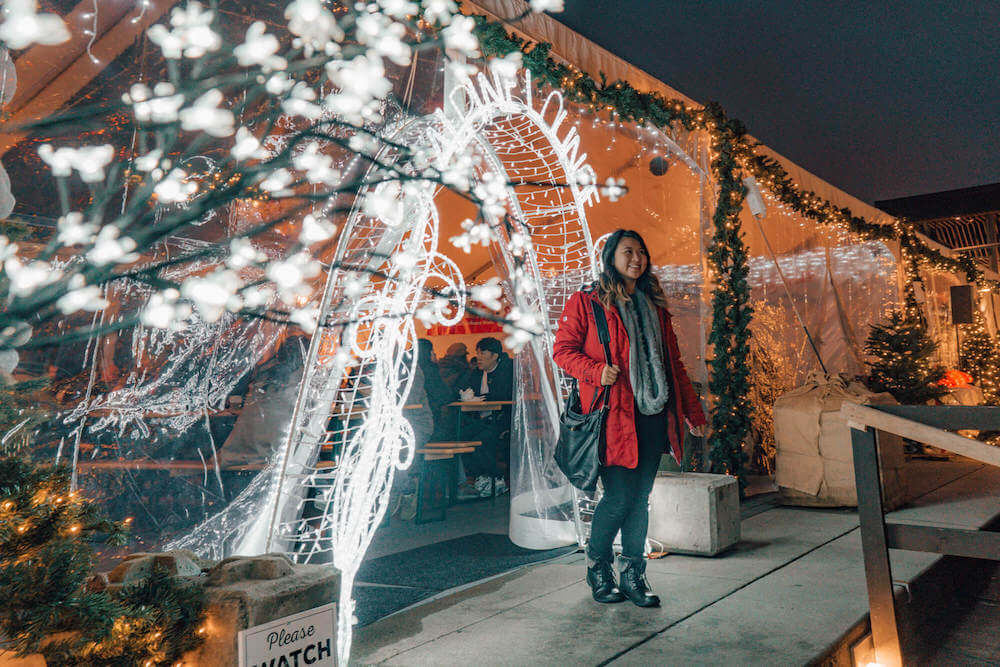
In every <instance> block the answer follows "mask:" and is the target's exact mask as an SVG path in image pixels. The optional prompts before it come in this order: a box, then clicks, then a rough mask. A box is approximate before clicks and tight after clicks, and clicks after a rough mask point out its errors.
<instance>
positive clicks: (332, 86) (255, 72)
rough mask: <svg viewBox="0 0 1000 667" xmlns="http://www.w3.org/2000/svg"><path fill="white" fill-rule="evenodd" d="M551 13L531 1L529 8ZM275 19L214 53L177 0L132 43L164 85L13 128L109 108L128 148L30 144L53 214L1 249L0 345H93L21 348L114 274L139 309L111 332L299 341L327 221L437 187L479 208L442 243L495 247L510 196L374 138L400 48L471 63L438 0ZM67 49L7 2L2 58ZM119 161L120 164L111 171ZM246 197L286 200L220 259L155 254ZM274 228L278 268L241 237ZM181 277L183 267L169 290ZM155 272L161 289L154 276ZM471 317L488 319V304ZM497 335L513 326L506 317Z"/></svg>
mask: <svg viewBox="0 0 1000 667" xmlns="http://www.w3.org/2000/svg"><path fill="white" fill-rule="evenodd" d="M560 4H561V3H559V2H538V1H534V0H533V2H532V3H531V10H533V11H544V10H553V9H557V8H558V5H560ZM284 15H285V18H286V20H287V26H286V27H287V33H280V34H272V33H269V32H268V31H267V28H266V26H265V24H264V23H262V22H259V21H258V22H255V23H253V24H252V25H250V26H249V28H248V29H247V31H246V33H245V38H244V41H243V42H242V43H240V44H233V45H227V44H224V40H223V38H222V36H221V34H220V32H219V31H218V30H217V27H218V26H217V21H218V17H217V16H216V13H215V12H214V11H212V10H211V9H207V8H205V7H204V6H202V5H201V4H199V3H198V2H195V1H192V2H188V3H187V4H186V5H184V6H180V7H177V8H175V9H174V10H173V11H172V13H171V15H170V18H169V21H168V22H167V23H165V24H161V25H155V26H153V27H152V28H150V29H149V30H148V32H147V34H148V37H149V39H150V40H151V41H152V42H153V43H154V44H156V45H157V46H158V47H159V48H160V50H161V52H162V55H163V57H164V58H165V60H166V68H167V80H164V81H158V82H150V83H137V84H135V85H133V86H132V87H131V89H130V90H129V91H128V92H127V93H126V94H125V95H124V96H123V97H122V99H121V101H114V102H111V103H107V104H102V105H99V106H93V107H86V108H77V109H74V110H73V111H72V112H71V113H67V114H64V115H59V116H53V117H50V118H45V119H42V120H40V121H38V122H36V123H33V124H32V125H30V126H28V127H26V128H19V129H21V130H22V131H24V130H31V131H33V132H35V133H36V134H37V133H45V134H47V135H60V136H65V135H66V134H67V132H69V131H73V130H86V129H91V128H95V127H98V126H99V125H100V124H101V122H102V121H103V119H104V118H106V117H107V115H108V114H109V113H111V112H115V111H119V110H122V109H127V110H128V111H129V112H130V114H131V117H132V123H133V127H134V129H135V142H134V145H135V146H136V147H137V148H136V150H135V151H134V153H133V154H132V155H131V156H129V155H127V154H126V152H125V151H124V150H119V149H117V148H115V147H113V146H111V145H85V146H79V145H68V144H66V143H64V142H62V141H58V142H57V141H53V142H51V143H43V144H42V145H41V146H40V148H39V151H38V152H39V156H40V157H41V158H42V160H43V161H44V162H45V164H46V165H47V166H48V167H49V169H50V170H51V172H52V175H53V177H54V188H53V189H54V190H55V192H56V194H57V196H58V200H59V202H60V205H61V216H60V218H59V220H58V227H57V231H56V234H55V235H54V236H53V237H52V239H51V240H50V241H49V243H48V244H47V245H46V247H45V248H44V249H43V250H41V251H40V252H38V253H35V254H34V256H30V257H29V256H27V255H28V253H26V252H22V251H20V250H19V249H18V248H17V246H16V244H14V243H12V242H11V241H10V240H9V239H7V238H6V237H0V249H2V252H0V261H2V262H3V271H2V272H0V298H3V300H4V303H5V309H4V311H3V313H0V349H3V348H10V347H18V346H22V347H30V346H40V345H45V344H51V343H55V342H65V341H66V340H67V336H69V337H76V338H79V337H85V336H89V335H95V334H100V333H102V332H105V331H106V330H107V327H95V328H93V329H79V330H75V331H73V330H71V331H69V332H66V330H65V329H63V331H62V333H60V335H59V336H58V337H52V338H42V337H35V338H33V339H28V341H27V342H24V341H25V337H26V336H25V333H26V332H28V331H30V330H31V329H32V327H37V326H38V325H39V324H44V323H46V322H50V321H58V320H60V319H62V318H65V317H66V316H67V315H71V314H73V313H76V312H80V311H97V310H100V309H102V308H103V307H105V305H106V303H107V301H106V294H105V293H106V291H107V288H108V286H109V285H110V284H113V283H114V282H115V281H120V280H123V279H129V280H132V281H138V282H140V283H145V284H146V285H148V286H149V287H150V288H152V290H153V291H152V293H151V296H150V297H149V300H148V302H147V303H146V305H145V306H144V307H143V308H142V309H141V310H139V311H136V312H132V313H125V314H123V315H122V316H121V317H120V318H119V319H118V320H117V321H116V322H115V324H114V328H117V329H121V328H126V327H128V326H131V325H134V324H138V323H141V324H143V325H145V326H148V327H157V328H167V329H181V328H183V327H184V324H185V322H187V321H189V320H190V318H191V317H192V316H193V315H194V314H196V315H197V316H198V318H199V319H200V320H201V321H204V322H208V323H212V322H216V321H218V320H219V318H220V317H222V316H223V314H225V313H234V314H238V315H241V316H253V317H262V318H266V319H272V320H275V321H278V322H285V323H294V324H296V325H298V326H300V327H301V328H303V329H305V330H306V331H312V330H313V329H314V328H315V326H316V318H317V316H318V311H317V308H316V306H315V304H314V303H312V301H313V295H314V292H315V290H316V288H317V285H318V284H319V281H320V274H321V273H323V272H324V271H329V270H332V269H333V268H335V267H333V266H329V265H325V264H323V263H322V261H321V260H322V258H323V256H324V252H326V251H328V250H329V246H330V243H331V242H332V240H333V239H334V238H335V236H336V234H337V231H338V230H337V227H336V225H335V223H334V222H333V220H334V219H335V218H336V217H337V216H338V215H341V214H346V213H348V212H349V211H350V210H352V209H353V207H354V206H356V205H360V206H361V207H363V209H364V210H365V211H366V212H367V213H369V214H371V215H379V216H392V215H393V214H394V209H399V208H401V207H402V206H403V204H402V201H403V200H405V198H406V196H407V195H406V189H405V188H406V184H407V183H417V184H422V185H424V186H426V185H428V184H437V185H442V186H445V187H448V188H450V189H452V190H453V191H455V192H458V193H459V194H460V195H461V196H463V197H465V198H466V199H468V200H469V201H471V202H473V203H475V204H477V205H478V206H479V207H481V210H484V211H485V217H484V213H481V214H480V216H479V218H478V222H476V223H475V224H474V225H473V227H471V228H470V229H469V230H467V231H466V234H467V235H469V234H471V236H469V238H464V237H459V238H457V239H456V240H455V241H456V243H458V244H459V245H465V246H467V245H468V243H469V242H472V241H475V242H485V241H487V240H488V239H490V238H492V239H494V240H495V239H496V238H497V237H496V235H495V234H494V235H492V236H487V235H485V232H484V228H483V224H484V223H483V221H484V220H485V219H486V218H487V217H489V216H490V215H497V214H500V213H502V208H503V201H504V194H505V193H504V189H505V188H506V187H507V186H508V185H510V184H508V183H505V182H503V181H502V180H500V179H497V180H496V181H495V182H492V181H491V182H485V183H480V184H478V185H477V186H476V187H472V185H471V183H473V182H474V179H473V178H472V174H473V172H474V170H475V169H476V166H477V165H476V164H475V163H474V162H472V161H471V160H468V159H466V157H465V156H457V157H455V158H453V159H451V160H450V162H448V163H447V164H442V163H440V161H439V160H437V159H436V157H435V156H434V155H433V154H432V153H431V152H429V151H426V150H424V151H413V150H411V149H409V148H408V147H406V146H398V145H393V144H392V142H391V141H390V140H388V139H387V138H386V136H385V134H384V132H383V128H384V127H385V123H386V119H387V117H389V116H391V115H392V109H393V104H394V101H393V98H392V82H391V81H390V79H389V78H388V76H387V69H388V68H390V67H392V66H407V65H410V64H411V59H412V57H413V54H414V53H416V52H417V51H420V50H424V49H430V48H438V49H440V48H443V49H445V50H446V62H447V61H449V56H452V55H456V56H459V57H461V59H462V60H464V59H465V58H470V57H471V58H474V57H477V56H478V55H479V52H478V42H477V40H476V38H475V36H474V35H473V27H474V23H473V21H472V20H471V19H470V18H468V17H465V16H462V15H460V14H458V13H457V6H456V5H455V3H453V2H451V1H450V0H427V1H425V2H422V3H416V2H408V1H406V0H378V2H371V3H367V4H366V3H360V4H353V3H347V4H345V5H339V4H337V5H331V4H327V3H323V2H321V1H320V0H294V1H293V2H291V3H289V4H288V6H287V8H286V9H285V13H284ZM66 38H68V32H67V30H66V28H65V25H64V24H63V23H62V21H61V19H59V17H57V16H55V15H51V14H38V13H37V12H36V8H35V5H34V3H33V2H31V1H30V0H27V1H26V0H15V1H12V0H8V1H7V2H6V3H5V21H4V23H3V24H0V40H4V41H6V42H7V44H8V45H10V46H11V47H14V48H23V47H25V46H27V45H28V44H30V43H32V42H42V43H53V42H57V41H62V40H64V39H66ZM455 66H457V67H466V68H467V67H468V66H467V65H462V64H458V63H455ZM517 66H518V63H516V62H514V60H513V59H512V58H505V59H499V60H497V61H496V63H495V67H498V68H506V69H509V70H511V74H513V73H515V72H516V69H517ZM250 128H254V129H253V130H251V129H250ZM385 151H392V152H393V155H394V160H393V161H392V162H391V163H389V162H386V163H382V161H381V158H380V157H379V156H380V154H382V153H383V152H385ZM206 154H207V155H209V156H210V157H211V160H210V162H211V166H210V167H207V168H206V166H205V162H206V161H205V160H199V158H203V157H204V155H206ZM120 156H125V157H126V158H130V159H128V160H127V162H126V163H122V162H121V157H120ZM366 164H367V165H375V166H376V167H377V171H376V172H375V177H376V179H377V180H378V181H381V182H382V183H383V187H376V188H374V189H371V190H369V191H368V194H366V195H364V197H363V200H362V201H360V202H358V201H357V193H358V192H359V190H360V189H361V187H362V185H363V183H362V180H364V184H365V185H366V186H370V185H371V183H372V180H371V177H372V174H371V173H370V172H369V173H368V174H366V175H365V176H364V179H363V177H362V174H363V173H364V172H365V169H363V168H362V165H366ZM125 181H127V186H126V187H127V188H128V190H127V195H128V196H127V198H126V199H125V201H124V205H123V206H122V207H121V208H120V210H119V209H118V207H116V206H112V205H111V202H112V200H116V199H115V198H116V196H118V195H120V194H121V192H122V188H123V182H125ZM79 183H82V184H85V185H86V187H87V188H88V190H89V193H90V195H89V201H88V202H87V203H86V205H84V206H82V207H79V206H78V207H74V206H73V196H72V193H73V192H74V190H76V189H79V185H78V184H79ZM248 201H256V202H261V201H271V202H277V203H281V202H286V203H287V204H288V205H287V206H285V207H284V209H283V211H284V212H283V214H281V215H276V216H273V217H272V219H269V220H264V221H262V222H260V224H257V225H254V226H252V227H251V228H249V229H244V230H242V231H239V232H238V233H236V234H234V235H232V236H230V237H229V238H228V239H227V241H226V243H225V244H223V245H222V247H220V246H218V245H216V246H213V247H208V248H202V249H199V250H197V251H192V252H189V253H186V254H184V255H182V256H180V257H177V256H173V257H171V258H170V259H169V260H163V259H159V260H158V259H156V258H155V252H154V251H155V249H156V248H157V247H158V246H159V244H162V243H163V242H164V241H165V240H166V239H168V238H170V237H172V236H175V235H177V234H180V233H183V232H184V231H185V230H186V229H188V228H189V227H191V226H193V225H197V224H200V223H201V222H202V221H203V220H205V219H206V218H207V217H209V216H211V215H212V214H213V213H215V212H217V211H219V210H222V209H225V208H227V207H231V206H233V205H238V204H239V203H240V202H248ZM77 208H78V209H79V210H76V209H77ZM289 220H291V221H294V222H296V223H298V225H299V230H300V231H299V234H298V238H297V239H294V240H292V241H291V242H290V243H289V244H288V247H287V248H285V249H284V252H283V253H282V254H281V255H280V256H274V255H273V253H272V254H271V255H270V256H268V255H265V254H264V253H262V252H261V251H260V250H259V249H258V248H257V247H256V246H255V245H254V244H253V243H252V242H251V239H253V238H254V237H256V236H258V235H260V234H261V233H263V232H265V231H267V230H269V229H271V228H273V227H275V226H276V225H279V224H281V223H284V222H286V221H289ZM513 241H514V242H515V243H516V242H517V238H516V237H514V238H513ZM67 258H70V260H71V261H65V260H66V259H67ZM206 260H211V261H210V262H208V263H206ZM183 265H191V266H192V267H194V266H197V267H198V268H197V270H194V269H192V272H191V273H190V274H189V275H186V276H185V275H183V272H180V275H181V276H182V277H177V276H178V275H179V274H178V271H177V268H178V267H179V266H183ZM206 266H207V267H208V268H206ZM168 269H169V270H170V275H171V276H174V277H167V274H166V272H167V270H168ZM428 289H430V288H428ZM515 289H516V287H515ZM489 303H490V305H496V303H497V302H496V300H495V299H491V300H489ZM476 312H477V313H478V314H483V315H487V316H491V317H494V318H498V317H499V316H498V315H497V314H496V313H495V312H493V311H492V310H490V309H489V308H486V307H484V308H482V309H476ZM415 314H416V315H420V317H421V319H423V320H424V321H425V323H430V320H431V319H432V318H431V317H429V316H428V312H427V311H426V310H425V311H423V312H421V313H415ZM517 316H518V314H517V313H515V319H516V318H517ZM507 319H508V320H510V319H511V318H509V317H508V318H507ZM507 324H508V326H511V327H512V328H513V330H518V322H517V321H507ZM520 340H523V336H513V337H512V342H516V341H520ZM19 343H20V345H19Z"/></svg>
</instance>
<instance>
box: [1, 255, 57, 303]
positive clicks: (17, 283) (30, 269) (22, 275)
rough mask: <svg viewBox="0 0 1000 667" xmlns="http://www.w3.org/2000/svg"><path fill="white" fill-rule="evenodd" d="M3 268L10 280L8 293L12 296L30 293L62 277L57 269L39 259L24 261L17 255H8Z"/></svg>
mask: <svg viewBox="0 0 1000 667" xmlns="http://www.w3.org/2000/svg"><path fill="white" fill-rule="evenodd" d="M3 268H4V271H6V273H7V279H8V280H9V281H10V293H11V294H13V295H14V296H25V295H28V294H31V293H32V292H34V291H35V290H37V289H38V288H40V287H44V286H45V285H48V284H50V283H54V282H56V281H57V280H59V278H61V277H62V272H61V271H60V270H59V269H57V268H55V267H54V266H52V265H51V264H49V263H48V262H43V261H41V260H35V261H30V262H27V263H24V262H22V261H21V259H20V258H18V257H8V258H7V261H5V262H4V264H3Z"/></svg>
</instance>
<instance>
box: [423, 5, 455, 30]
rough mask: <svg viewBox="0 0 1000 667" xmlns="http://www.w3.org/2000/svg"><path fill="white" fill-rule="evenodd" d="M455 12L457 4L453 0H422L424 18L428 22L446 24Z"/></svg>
mask: <svg viewBox="0 0 1000 667" xmlns="http://www.w3.org/2000/svg"><path fill="white" fill-rule="evenodd" d="M457 12H458V5H456V4H455V3H454V2H453V0H424V20H425V21H427V22H428V23H432V24H433V23H440V24H441V25H448V24H449V23H451V18H452V16H454V15H455V14H456V13H457Z"/></svg>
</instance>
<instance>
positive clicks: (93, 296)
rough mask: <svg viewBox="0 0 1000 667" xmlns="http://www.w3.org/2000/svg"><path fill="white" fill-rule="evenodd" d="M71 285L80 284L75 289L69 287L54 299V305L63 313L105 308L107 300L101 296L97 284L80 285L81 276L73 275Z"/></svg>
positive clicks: (81, 281)
mask: <svg viewBox="0 0 1000 667" xmlns="http://www.w3.org/2000/svg"><path fill="white" fill-rule="evenodd" d="M73 278H74V279H77V278H78V279H79V280H74V281H73V282H72V283H71V286H72V285H74V284H76V285H80V286H78V287H76V288H75V289H70V290H69V291H67V292H66V293H65V294H63V295H62V296H61V297H59V299H58V300H57V301H56V307H57V308H58V309H59V310H60V311H62V313H63V314H64V315H69V314H70V313H75V312H77V311H79V310H85V311H88V312H94V311H97V310H101V309H103V308H107V306H108V301H107V299H105V298H104V297H103V296H101V288H100V287H98V286H97V285H87V286H82V283H83V276H81V275H79V274H78V275H75V276H73Z"/></svg>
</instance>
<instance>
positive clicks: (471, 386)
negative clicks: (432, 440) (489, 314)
mask: <svg viewBox="0 0 1000 667" xmlns="http://www.w3.org/2000/svg"><path fill="white" fill-rule="evenodd" d="M476 356H477V357H478V361H479V364H478V368H477V369H475V370H470V371H469V372H468V373H467V374H466V376H465V378H464V379H463V380H462V381H460V382H459V383H458V390H459V395H460V397H461V399H462V400H466V401H467V400H481V401H510V400H513V396H514V362H513V360H512V359H511V358H510V357H509V356H507V354H506V353H505V352H504V351H503V347H502V346H501V345H500V341H498V340H497V339H496V338H483V339H482V340H480V341H479V342H478V343H476ZM462 418H463V421H462V439H463V440H482V442H483V444H482V445H480V446H479V447H477V448H476V451H475V452H472V453H471V454H463V455H462V465H463V467H464V468H465V472H466V475H468V476H469V477H472V478H475V480H474V482H472V486H474V487H475V489H476V490H477V491H478V493H479V495H489V493H490V479H491V477H498V475H497V473H498V469H497V457H498V456H500V457H502V459H503V460H504V461H506V460H507V458H508V453H507V451H506V447H505V445H506V446H507V447H509V442H510V440H509V438H510V420H511V409H510V406H509V405H508V406H504V407H503V408H501V409H499V410H489V411H482V412H469V413H464V414H463V415H462ZM496 483H497V487H498V490H499V491H500V492H501V493H502V492H503V491H504V490H506V482H504V479H503V477H499V479H498V480H497V482H496ZM460 491H461V490H460ZM465 495H469V490H468V489H466V490H465Z"/></svg>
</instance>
